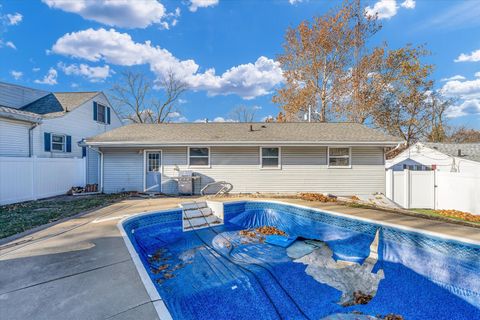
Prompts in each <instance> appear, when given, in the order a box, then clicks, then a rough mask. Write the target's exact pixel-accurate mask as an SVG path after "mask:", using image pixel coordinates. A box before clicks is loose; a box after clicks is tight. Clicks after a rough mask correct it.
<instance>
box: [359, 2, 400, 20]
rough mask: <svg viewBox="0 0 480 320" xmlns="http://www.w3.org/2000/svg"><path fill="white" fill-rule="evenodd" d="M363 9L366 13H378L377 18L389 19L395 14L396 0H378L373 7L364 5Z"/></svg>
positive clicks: (370, 14) (396, 8) (396, 9)
mask: <svg viewBox="0 0 480 320" xmlns="http://www.w3.org/2000/svg"><path fill="white" fill-rule="evenodd" d="M365 11H366V13H367V15H369V16H374V15H375V14H377V15H378V19H390V18H391V17H393V16H395V15H396V14H397V11H398V6H397V1H396V0H380V1H378V2H376V3H375V4H374V5H373V7H370V6H368V7H366V8H365Z"/></svg>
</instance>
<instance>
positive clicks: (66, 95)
mask: <svg viewBox="0 0 480 320" xmlns="http://www.w3.org/2000/svg"><path fill="white" fill-rule="evenodd" d="M99 93H100V92H99V91H94V92H53V93H50V94H47V95H46V96H44V97H42V98H40V99H37V100H35V101H33V102H31V103H29V104H27V105H26V106H24V107H22V108H21V110H24V111H29V112H34V113H38V114H48V113H55V112H67V111H72V110H74V109H75V108H77V107H78V106H80V105H82V104H83V103H84V102H86V101H88V100H90V99H92V98H93V97H95V96H96V95H98V94H99Z"/></svg>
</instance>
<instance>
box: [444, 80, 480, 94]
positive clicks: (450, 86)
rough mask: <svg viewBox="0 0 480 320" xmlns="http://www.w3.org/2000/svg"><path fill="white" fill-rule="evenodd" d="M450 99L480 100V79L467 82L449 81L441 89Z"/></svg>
mask: <svg viewBox="0 0 480 320" xmlns="http://www.w3.org/2000/svg"><path fill="white" fill-rule="evenodd" d="M441 91H442V93H443V94H445V95H446V96H449V97H458V98H461V99H472V98H480V79H474V80H466V81H458V80H453V81H448V82H447V83H445V85H444V86H443V87H442V89H441Z"/></svg>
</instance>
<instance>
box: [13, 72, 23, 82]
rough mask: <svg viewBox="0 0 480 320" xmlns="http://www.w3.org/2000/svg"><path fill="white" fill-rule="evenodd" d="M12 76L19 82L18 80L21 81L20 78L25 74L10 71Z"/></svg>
mask: <svg viewBox="0 0 480 320" xmlns="http://www.w3.org/2000/svg"><path fill="white" fill-rule="evenodd" d="M10 75H11V76H12V77H13V78H14V79H15V80H18V79H20V78H21V77H22V76H23V72H21V71H15V70H12V71H10Z"/></svg>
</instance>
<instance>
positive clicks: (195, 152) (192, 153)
mask: <svg viewBox="0 0 480 320" xmlns="http://www.w3.org/2000/svg"><path fill="white" fill-rule="evenodd" d="M188 165H189V166H199V167H208V166H210V149H209V148H206V147H205V148H196V147H195V148H188Z"/></svg>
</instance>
